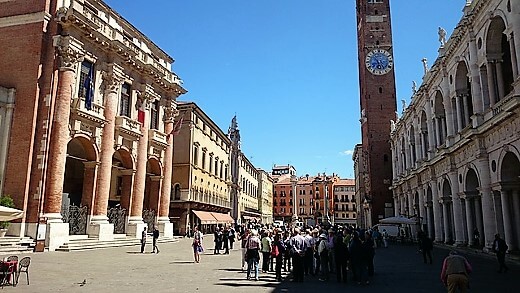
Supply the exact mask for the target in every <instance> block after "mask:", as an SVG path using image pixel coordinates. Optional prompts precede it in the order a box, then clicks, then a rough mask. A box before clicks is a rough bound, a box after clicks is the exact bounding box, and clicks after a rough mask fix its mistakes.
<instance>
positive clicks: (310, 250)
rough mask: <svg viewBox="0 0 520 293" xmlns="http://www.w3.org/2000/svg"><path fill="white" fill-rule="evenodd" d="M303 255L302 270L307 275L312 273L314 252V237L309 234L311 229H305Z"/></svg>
mask: <svg viewBox="0 0 520 293" xmlns="http://www.w3.org/2000/svg"><path fill="white" fill-rule="evenodd" d="M305 232H306V233H305V246H306V247H307V248H306V250H305V256H304V260H303V272H304V274H305V275H306V276H307V275H309V274H311V275H314V265H313V263H314V262H313V254H314V237H312V235H311V230H310V229H307V230H305Z"/></svg>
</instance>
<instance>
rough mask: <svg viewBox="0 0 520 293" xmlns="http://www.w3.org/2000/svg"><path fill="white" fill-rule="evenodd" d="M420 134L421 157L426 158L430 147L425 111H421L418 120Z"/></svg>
mask: <svg viewBox="0 0 520 293" xmlns="http://www.w3.org/2000/svg"><path fill="white" fill-rule="evenodd" d="M420 127H421V130H420V136H421V149H422V152H421V155H422V158H423V159H425V160H427V159H428V149H429V148H430V139H429V138H428V121H427V117H426V112H425V111H424V110H423V111H421V120H420Z"/></svg>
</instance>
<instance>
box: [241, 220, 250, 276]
mask: <svg viewBox="0 0 520 293" xmlns="http://www.w3.org/2000/svg"><path fill="white" fill-rule="evenodd" d="M249 234H250V233H249V229H244V232H243V233H241V234H240V238H239V239H240V248H241V249H242V271H244V265H245V264H246V263H247V259H246V252H247V248H246V247H247V240H248V239H249Z"/></svg>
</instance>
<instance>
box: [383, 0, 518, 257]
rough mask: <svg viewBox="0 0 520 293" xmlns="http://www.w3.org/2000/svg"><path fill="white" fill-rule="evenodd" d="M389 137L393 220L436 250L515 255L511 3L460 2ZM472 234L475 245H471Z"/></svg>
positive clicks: (514, 13)
mask: <svg viewBox="0 0 520 293" xmlns="http://www.w3.org/2000/svg"><path fill="white" fill-rule="evenodd" d="M463 11H464V14H463V17H462V18H461V20H460V21H459V23H458V25H457V27H456V28H455V29H454V31H453V33H452V35H451V36H450V38H449V39H448V40H447V41H446V42H445V41H444V40H441V44H440V48H439V56H438V58H437V60H435V62H434V63H433V66H432V67H431V68H425V69H426V70H425V75H424V77H423V81H422V84H421V86H420V87H419V89H418V90H417V91H416V93H415V94H414V95H413V96H412V100H411V103H410V105H409V106H408V107H407V108H406V110H405V111H404V113H403V115H402V117H400V119H399V121H398V122H397V123H396V124H395V125H394V127H393V129H392V134H391V144H392V162H393V175H394V180H393V182H392V190H393V195H394V207H395V214H403V215H406V216H410V217H412V216H415V217H417V218H418V219H420V223H421V227H422V229H424V230H425V231H427V233H428V234H429V235H430V236H431V237H432V238H434V239H435V241H437V242H444V243H454V244H455V245H474V246H478V247H482V246H483V247H485V248H490V247H491V245H492V243H493V239H494V235H495V234H496V233H500V234H501V235H503V236H504V238H505V240H506V242H507V244H508V245H509V249H510V250H518V249H519V248H520V119H519V118H518V117H519V115H518V114H519V113H520V77H519V72H520V64H519V60H520V17H518V15H519V14H520V2H518V1H512V0H490V1H487V0H473V1H467V2H466V5H465V7H464V10H463ZM475 235H479V237H475Z"/></svg>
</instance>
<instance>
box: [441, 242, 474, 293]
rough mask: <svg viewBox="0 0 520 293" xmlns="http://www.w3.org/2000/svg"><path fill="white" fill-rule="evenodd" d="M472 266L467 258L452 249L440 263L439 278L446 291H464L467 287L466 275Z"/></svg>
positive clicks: (450, 292)
mask: <svg viewBox="0 0 520 293" xmlns="http://www.w3.org/2000/svg"><path fill="white" fill-rule="evenodd" d="M471 271H472V268H471V265H470V264H469V262H468V260H467V259H466V258H465V257H463V256H461V255H459V254H458V253H457V251H455V250H452V251H450V254H449V255H448V256H447V257H446V258H445V259H444V261H443V263H442V271H441V280H442V283H443V284H444V286H446V287H447V288H448V292H449V293H452V292H456V291H457V289H458V290H460V291H461V292H466V291H467V290H468V288H469V279H468V276H469V274H470V273H471Z"/></svg>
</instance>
